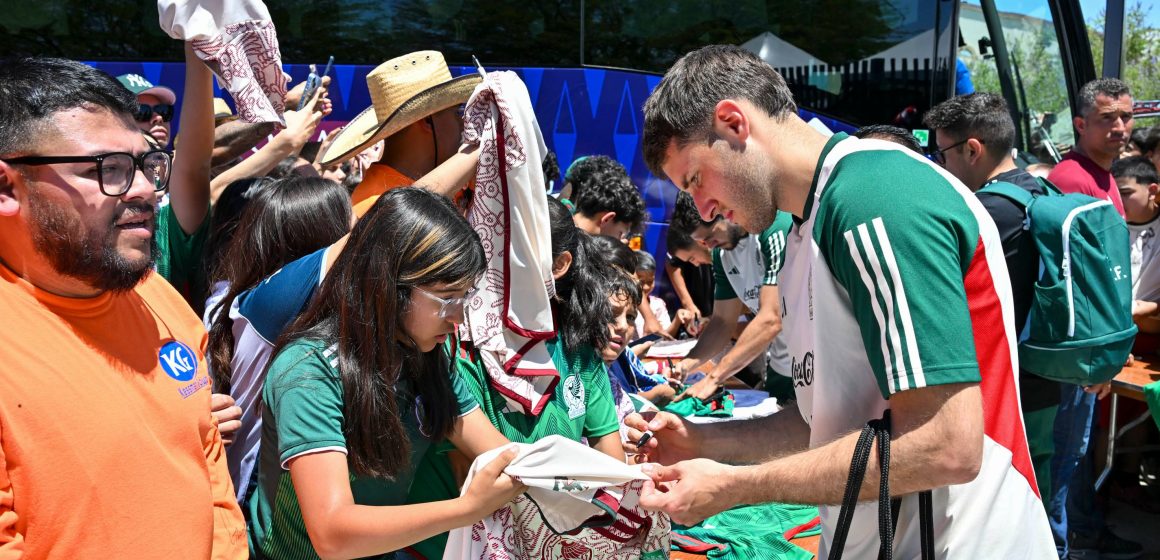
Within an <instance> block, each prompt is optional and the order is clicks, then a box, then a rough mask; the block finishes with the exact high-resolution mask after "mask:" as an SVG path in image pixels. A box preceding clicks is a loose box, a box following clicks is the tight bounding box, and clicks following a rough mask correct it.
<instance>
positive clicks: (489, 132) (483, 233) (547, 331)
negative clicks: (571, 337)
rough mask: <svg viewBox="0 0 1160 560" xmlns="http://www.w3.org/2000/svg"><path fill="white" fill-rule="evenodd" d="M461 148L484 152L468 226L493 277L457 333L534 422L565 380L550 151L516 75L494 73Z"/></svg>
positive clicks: (481, 91) (482, 285)
mask: <svg viewBox="0 0 1160 560" xmlns="http://www.w3.org/2000/svg"><path fill="white" fill-rule="evenodd" d="M463 135H464V139H465V140H466V141H468V142H478V143H479V145H480V150H479V151H480V155H479V167H478V168H477V169H476V178H475V184H476V187H475V196H474V199H473V201H472V205H471V208H470V209H469V210H468V212H467V220H468V222H470V223H471V225H472V227H473V228H475V231H476V233H478V234H479V238H480V240H481V241H482V242H483V250H484V253H485V254H486V256H487V272H486V273H484V276H483V278H482V279H480V281H479V283H478V284H476V291H475V295H474V296H473V297H472V298H471V301H470V302H469V303H468V306H467V317H466V320H465V321H464V323H463V325H462V326H461V327H460V336H461V338H462V339H463V340H469V341H471V342H472V343H473V344H474V345H475V347H476V348H477V349H479V353H480V356H481V359H482V361H483V364H484V367H485V369H486V370H487V374H488V377H489V379H490V381H491V384H492V386H493V387H495V388H496V390H497V391H499V392H500V394H502V395H503V396H504V398H505V399H507V403H508V408H509V409H511V410H517V411H522V412H523V413H524V414H530V415H538V414H539V413H540V412H541V411H542V410H543V408H544V405H545V404H546V403H547V401H548V399H549V398H550V397H551V396H552V391H553V390H554V389H555V387H556V383H558V382H559V380H560V374H559V372H558V371H557V370H556V367H555V365H553V363H552V357H551V355H550V354H549V352H548V349H547V346H546V345H545V344H544V341H546V340H549V339H551V338H553V337H555V336H556V326H555V322H554V319H553V316H552V306H551V299H552V297H553V296H554V295H555V283H554V281H553V279H552V246H551V240H552V234H551V225H550V220H549V216H548V202H547V198H546V197H545V195H544V173H543V170H542V168H541V166H542V162H543V160H544V154H545V153H546V152H547V147H546V146H545V145H544V138H543V136H542V135H541V133H540V126H539V124H538V123H537V122H536V115H535V113H534V112H533V110H532V101H531V98H530V97H529V96H528V88H527V86H525V85H524V83H523V82H521V81H520V79H519V77H517V76H516V75H515V73H513V72H491V73H489V74H488V75H487V78H486V79H484V80H483V82H482V83H480V85H479V86H477V87H476V88H475V91H474V92H473V93H472V94H471V98H470V99H469V100H468V101H467V108H466V110H465V113H464V133H463Z"/></svg>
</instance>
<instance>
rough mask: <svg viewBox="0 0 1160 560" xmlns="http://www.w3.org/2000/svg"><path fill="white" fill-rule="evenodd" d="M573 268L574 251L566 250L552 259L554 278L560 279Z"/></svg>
mask: <svg viewBox="0 0 1160 560" xmlns="http://www.w3.org/2000/svg"><path fill="white" fill-rule="evenodd" d="M571 268H572V253H571V251H564V252H563V253H560V254H559V255H558V256H556V258H555V259H553V260H552V279H553V280H559V279H561V278H563V277H564V275H565V274H568V271H569V270H570V269H571Z"/></svg>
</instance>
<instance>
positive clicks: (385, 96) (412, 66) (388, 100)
mask: <svg viewBox="0 0 1160 560" xmlns="http://www.w3.org/2000/svg"><path fill="white" fill-rule="evenodd" d="M482 80H483V78H481V77H480V76H479V75H477V74H469V75H466V76H460V77H458V78H455V79H452V78H451V71H450V70H448V69H447V62H445V61H444V60H443V54H442V53H440V52H438V51H419V52H414V53H411V54H408V55H404V56H400V57H399V58H394V59H391V60H388V61H387V62H385V63H383V64H381V65H379V66H378V67H377V68H375V69H374V70H371V72H370V73H369V74H367V88H368V89H370V92H371V103H372V105H371V107H370V108H368V109H366V110H364V111H363V112H361V113H359V114H358V116H357V117H355V118H354V120H352V121H350V123H349V124H347V125H346V126H345V127H344V128H343V129H342V130H341V131H340V132H339V133H338V135H337V136H336V137H335V139H334V142H333V143H332V144H331V145H330V147H329V148H327V150H326V153H325V154H323V156H322V165H330V164H332V163H334V162H336V161H339V160H342V159H345V158H347V157H349V156H353V155H355V154H357V153H359V152H361V151H363V150H365V149H366V148H367V147H369V146H370V145H371V144H374V143H375V142H378V141H379V140H382V139H383V138H386V137H388V136H390V135H392V134H394V133H396V132H398V131H400V130H403V129H404V128H406V127H408V126H410V125H412V124H414V123H416V122H418V121H420V120H422V119H423V118H425V117H427V116H429V115H433V114H435V113H438V112H439V111H442V110H444V109H448V108H451V107H454V106H456V105H459V104H460V103H466V102H467V99H468V98H469V97H471V92H472V91H474V90H475V86H477V85H479V83H480V82H481V81H482Z"/></svg>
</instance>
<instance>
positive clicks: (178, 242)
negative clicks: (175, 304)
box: [153, 204, 209, 315]
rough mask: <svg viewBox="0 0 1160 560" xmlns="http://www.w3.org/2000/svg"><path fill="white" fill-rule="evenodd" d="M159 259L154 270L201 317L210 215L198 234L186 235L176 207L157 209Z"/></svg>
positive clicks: (198, 230) (156, 236)
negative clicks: (205, 250)
mask: <svg viewBox="0 0 1160 560" xmlns="http://www.w3.org/2000/svg"><path fill="white" fill-rule="evenodd" d="M154 237H155V238H156V239H157V260H156V261H155V262H154V265H153V267H154V268H155V269H156V270H157V273H158V274H160V275H161V277H162V278H164V279H166V280H168V281H169V283H170V284H172V285H173V287H174V288H176V289H177V291H178V293H180V294H181V297H184V298H185V300H186V301H188V302H189V304H190V306H192V307H193V309H194V310H195V311H197V314H198V315H201V308H202V307H203V306H204V305H205V301H204V300H202V301H197V300H198V299H200V298H203V297H204V296H205V291H206V289H205V288H206V286H205V282H206V279H205V263H203V262H202V258H203V253H204V249H205V240H206V239H207V238H208V237H209V213H208V212H207V213H206V216H205V219H204V220H202V221H201V225H200V226H198V228H197V231H195V232H193V233H185V230H183V229H181V224H180V223H178V222H177V216H176V215H175V214H174V213H173V207H172V206H171V205H169V204H166V205H164V206H160V207H158V208H157V231H156V232H155V233H154Z"/></svg>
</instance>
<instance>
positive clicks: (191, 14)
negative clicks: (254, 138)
mask: <svg viewBox="0 0 1160 560" xmlns="http://www.w3.org/2000/svg"><path fill="white" fill-rule="evenodd" d="M157 13H158V17H159V19H160V23H161V29H162V30H163V31H165V32H166V33H168V34H169V36H170V37H173V38H174V39H179V40H182V41H188V42H189V43H190V46H191V47H193V51H194V53H195V54H197V57H198V58H199V59H201V60H202V61H203V62H205V64H206V66H209V68H210V70H213V73H214V74H216V75H217V77H218V83H220V84H221V86H222V87H223V88H225V89H226V90H227V91H229V92H230V97H233V99H234V104H235V105H236V106H237V112H238V118H240V119H241V120H243V121H245V122H251V123H257V122H276V123H279V124H281V125H283V126H285V125H286V121H285V120H284V119H283V118H282V112H283V111H284V110H285V109H286V106H285V101H284V99H285V96H286V82H287V80H288V76H286V74H285V73H284V72H282V53H281V51H279V50H278V35H277V33H276V32H275V30H274V22H273V21H271V20H270V12H269V10H267V9H266V5H265V4H263V3H262V1H261V0H157Z"/></svg>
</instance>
